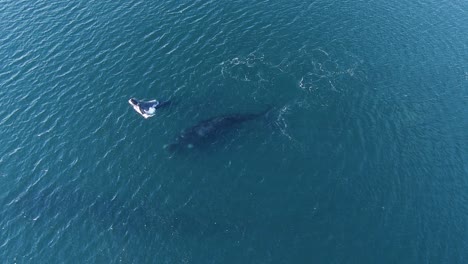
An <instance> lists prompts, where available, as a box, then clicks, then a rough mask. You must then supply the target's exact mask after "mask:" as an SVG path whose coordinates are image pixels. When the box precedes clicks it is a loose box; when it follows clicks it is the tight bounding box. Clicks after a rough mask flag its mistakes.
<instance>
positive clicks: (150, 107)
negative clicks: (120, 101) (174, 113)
mask: <svg viewBox="0 0 468 264" xmlns="http://www.w3.org/2000/svg"><path fill="white" fill-rule="evenodd" d="M128 103H129V104H130V105H131V106H133V109H134V110H135V111H136V112H137V113H139V114H140V115H141V116H143V117H144V118H145V119H148V118H150V117H152V116H154V115H155V114H156V109H159V108H161V107H164V106H167V105H169V104H170V101H164V102H162V103H160V102H159V101H158V100H151V101H142V100H137V99H135V98H130V99H129V100H128Z"/></svg>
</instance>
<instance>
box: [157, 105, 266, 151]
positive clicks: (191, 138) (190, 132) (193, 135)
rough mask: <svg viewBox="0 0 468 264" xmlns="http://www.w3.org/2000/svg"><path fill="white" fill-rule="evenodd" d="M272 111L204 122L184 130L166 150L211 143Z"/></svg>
mask: <svg viewBox="0 0 468 264" xmlns="http://www.w3.org/2000/svg"><path fill="white" fill-rule="evenodd" d="M270 109H271V108H268V109H266V110H265V111H262V112H260V113H244V114H239V113H237V114H225V115H220V116H215V117H212V118H209V119H206V120H203V121H201V122H199V123H198V124H196V125H194V126H192V127H189V128H186V129H184V130H182V132H181V133H180V134H179V135H178V136H177V137H176V139H175V141H174V142H173V143H171V144H168V145H165V146H164V148H165V149H167V150H169V151H172V152H173V151H177V150H181V149H184V148H193V147H195V146H198V145H202V144H204V143H209V142H211V141H213V140H214V139H216V138H217V137H218V136H220V135H222V134H224V133H226V132H228V131H229V130H230V129H232V128H234V127H235V126H236V125H238V124H241V123H244V122H246V121H250V120H253V119H256V118H258V117H261V116H263V115H265V114H266V113H267V112H268V111H270Z"/></svg>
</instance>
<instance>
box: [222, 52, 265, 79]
mask: <svg viewBox="0 0 468 264" xmlns="http://www.w3.org/2000/svg"><path fill="white" fill-rule="evenodd" d="M220 65H221V75H222V76H223V77H224V78H228V79H234V80H237V81H241V82H256V83H268V82H270V81H271V80H272V79H273V77H274V69H273V68H272V67H271V65H270V64H269V63H268V62H266V61H265V55H263V54H257V53H255V52H254V53H250V54H249V55H247V56H238V57H234V58H231V59H228V60H225V61H223V62H221V63H220Z"/></svg>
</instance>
